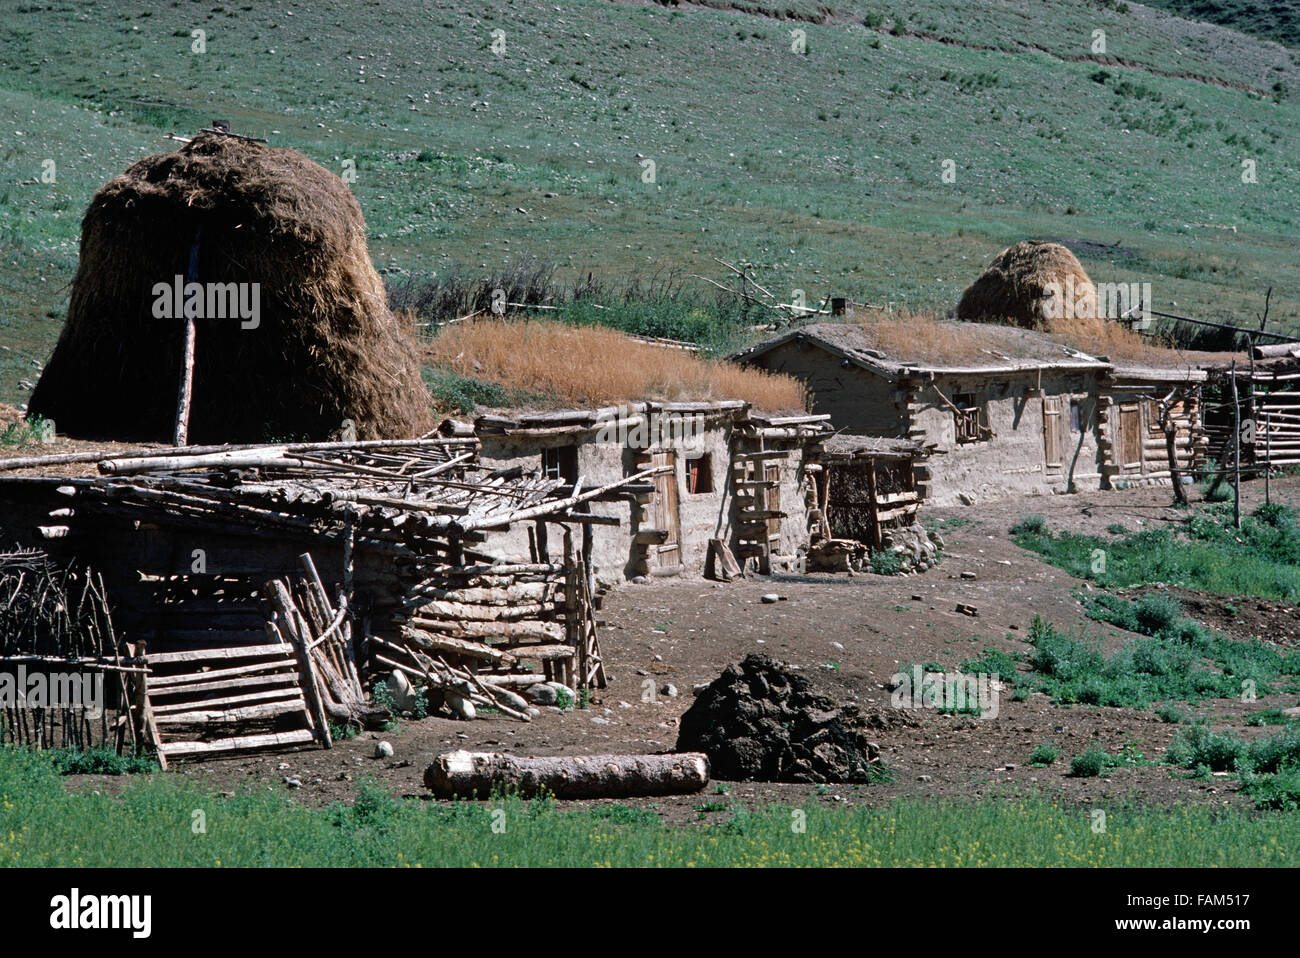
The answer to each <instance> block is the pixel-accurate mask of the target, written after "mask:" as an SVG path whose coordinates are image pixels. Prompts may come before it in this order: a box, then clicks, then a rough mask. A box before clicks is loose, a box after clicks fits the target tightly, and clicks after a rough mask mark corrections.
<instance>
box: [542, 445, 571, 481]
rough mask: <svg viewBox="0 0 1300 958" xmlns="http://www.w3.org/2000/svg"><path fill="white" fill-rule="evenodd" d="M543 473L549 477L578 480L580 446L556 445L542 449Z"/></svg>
mask: <svg viewBox="0 0 1300 958" xmlns="http://www.w3.org/2000/svg"><path fill="white" fill-rule="evenodd" d="M542 475H544V476H546V478H547V479H562V480H564V481H565V482H577V481H578V447H577V446H556V447H555V448H554V449H543V450H542Z"/></svg>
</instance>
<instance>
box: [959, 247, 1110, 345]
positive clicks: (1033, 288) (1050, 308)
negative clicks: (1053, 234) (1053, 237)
mask: <svg viewBox="0 0 1300 958" xmlns="http://www.w3.org/2000/svg"><path fill="white" fill-rule="evenodd" d="M957 318H958V319H964V320H969V321H972V322H992V323H1009V324H1012V325H1015V326H1023V327H1025V328H1027V329H1046V328H1048V327H1049V325H1055V323H1059V322H1060V321H1062V320H1065V321H1069V320H1095V319H1096V318H1097V297H1096V293H1095V288H1094V287H1093V285H1092V281H1091V280H1090V279H1088V274H1087V273H1086V272H1084V269H1083V266H1082V265H1080V263H1079V261H1078V260H1077V259H1076V258H1075V256H1074V254H1073V253H1071V252H1070V251H1069V250H1068V249H1066V248H1065V247H1064V246H1062V245H1061V244H1060V243H1044V242H1040V241H1038V240H1027V241H1025V242H1022V243H1017V244H1016V245H1015V246H1010V247H1008V248H1007V249H1004V250H1003V251H1002V252H1001V253H999V254H998V255H997V256H996V257H994V259H993V262H992V263H990V264H989V267H988V269H986V270H985V271H984V272H983V273H982V274H981V275H980V277H979V279H977V280H975V282H974V283H972V284H971V285H970V286H968V287H967V288H966V291H965V292H964V293H962V296H961V302H960V303H958V304H957Z"/></svg>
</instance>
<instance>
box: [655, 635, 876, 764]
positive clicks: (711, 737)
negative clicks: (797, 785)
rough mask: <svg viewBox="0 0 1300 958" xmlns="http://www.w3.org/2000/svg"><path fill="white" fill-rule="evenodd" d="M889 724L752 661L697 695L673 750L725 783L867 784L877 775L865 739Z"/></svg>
mask: <svg viewBox="0 0 1300 958" xmlns="http://www.w3.org/2000/svg"><path fill="white" fill-rule="evenodd" d="M887 724H888V723H887V722H883V721H882V720H881V718H880V717H879V716H872V717H867V716H863V715H862V714H861V713H860V712H859V710H858V707H857V706H856V705H852V704H840V703H837V702H835V701H834V700H833V699H831V698H830V697H829V696H828V695H826V694H824V693H823V692H820V691H818V690H817V689H816V688H814V687H813V685H812V683H811V682H810V681H809V680H808V679H807V678H806V677H804V676H802V675H800V674H798V673H797V672H794V671H792V670H791V669H790V668H788V667H787V666H786V665H784V664H783V663H781V662H777V661H775V660H773V659H771V658H769V657H768V656H766V655H760V654H751V655H747V656H745V660H744V661H743V662H741V663H740V664H739V665H735V664H733V665H728V666H727V668H726V669H725V670H724V671H723V673H722V675H721V676H719V677H718V678H717V679H715V680H714V681H713V682H711V683H710V684H709V686H708V687H707V688H706V689H704V690H703V691H701V692H700V694H699V696H698V697H697V698H696V700H695V703H694V704H693V705H692V706H691V707H690V708H689V709H688V710H687V711H686V713H685V714H684V715H683V716H682V719H681V729H680V732H679V734H678V736H677V751H679V752H686V751H689V752H704V753H706V754H707V755H708V756H709V763H710V765H711V766H712V771H713V776H714V777H715V778H720V779H724V780H730V781H759V782H869V781H874V780H877V779H878V777H879V775H880V773H881V771H882V767H881V765H880V755H879V747H878V746H877V745H876V744H875V743H874V742H872V741H870V740H869V737H870V732H871V730H872V729H880V728H884V727H887Z"/></svg>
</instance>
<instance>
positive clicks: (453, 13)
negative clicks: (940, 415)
mask: <svg viewBox="0 0 1300 958" xmlns="http://www.w3.org/2000/svg"><path fill="white" fill-rule="evenodd" d="M5 7H6V9H5V10H4V12H3V16H0V156H2V157H3V170H2V172H0V256H2V257H3V263H4V269H3V271H0V297H2V299H0V302H2V303H3V306H2V307H0V345H2V346H8V347H10V348H9V349H8V350H0V401H10V402H22V401H25V397H26V394H27V393H26V390H25V389H24V388H23V386H22V385H21V381H22V380H32V379H34V378H35V368H34V367H33V365H32V362H33V360H35V361H40V360H43V359H44V358H45V357H46V356H47V355H48V352H49V350H50V349H51V348H52V346H53V342H54V340H55V338H56V337H57V334H58V329H59V326H60V323H61V320H62V315H63V310H64V309H65V308H66V300H67V288H66V287H67V284H68V282H69V281H70V279H71V277H72V275H73V272H74V270H75V265H76V243H77V237H78V228H79V220H80V214H81V211H82V210H84V208H85V206H86V204H87V203H88V201H89V199H90V197H91V195H92V193H93V192H94V190H95V189H96V187H97V186H98V185H100V184H101V183H102V182H104V181H106V180H107V179H108V178H110V177H111V176H113V175H114V174H116V173H117V172H119V171H121V170H122V169H123V168H124V167H125V166H126V165H127V164H128V163H129V162H131V161H132V160H133V159H136V158H138V157H140V156H143V155H146V154H148V153H151V152H157V151H160V150H164V149H167V148H169V146H171V145H174V144H169V143H168V142H167V141H166V140H165V139H164V138H163V137H164V135H165V134H166V133H168V132H172V131H174V132H177V133H181V134H184V133H186V132H189V131H192V130H193V129H195V128H197V127H199V126H201V125H206V124H207V122H208V121H209V120H211V119H213V118H215V117H221V118H226V119H229V120H231V121H232V123H233V125H234V128H235V129H236V130H238V131H242V132H245V133H250V134H256V135H263V136H267V137H269V138H270V139H271V141H272V142H273V143H276V144H279V145H287V146H292V147H295V148H297V149H300V150H302V151H303V152H305V153H307V154H308V155H309V156H311V157H312V158H313V159H315V160H317V161H318V162H320V163H322V164H323V165H325V166H326V167H327V168H330V169H335V170H338V171H340V172H342V171H343V169H344V163H345V161H349V160H351V161H353V162H355V164H356V169H357V181H356V183H355V184H354V189H355V191H356V194H357V197H358V199H359V201H360V203H361V206H362V208H363V210H364V211H365V214H366V217H367V220H368V223H369V227H370V232H371V246H372V254H373V256H374V259H375V261H376V264H377V265H378V266H379V267H380V268H381V269H385V270H394V271H398V270H409V271H417V272H418V271H425V272H427V271H433V270H436V271H438V272H439V273H441V274H445V273H446V272H447V271H449V270H454V269H459V270H468V271H471V272H487V271H489V270H495V269H498V268H500V267H501V266H502V265H503V264H504V263H507V262H511V261H518V260H519V258H520V257H523V256H526V255H531V256H532V257H534V258H537V259H540V260H543V261H548V262H554V263H556V264H558V265H559V267H560V268H561V272H562V273H570V272H571V273H572V274H573V275H576V274H578V273H579V272H581V273H582V274H583V275H585V274H586V272H587V271H594V272H596V273H597V274H598V275H599V274H603V275H606V276H630V275H636V276H646V275H650V274H654V273H655V272H659V271H664V270H674V269H675V270H678V271H680V272H683V273H689V272H699V273H705V274H708V275H712V274H714V273H716V272H717V271H718V270H719V269H720V267H718V266H717V265H716V264H715V263H714V262H713V260H712V258H713V257H714V256H720V257H722V258H724V259H728V260H733V261H734V260H735V259H741V258H743V259H745V260H747V261H749V262H752V263H754V264H756V270H757V274H758V276H759V280H760V282H762V283H763V284H764V285H766V286H768V288H770V289H773V290H774V291H777V292H779V293H781V294H782V295H786V294H792V291H793V290H794V289H796V288H798V289H803V290H805V292H806V293H807V295H808V298H809V299H819V298H820V297H821V296H822V295H824V294H826V293H828V292H831V291H835V292H844V293H847V294H849V295H852V296H856V297H862V298H866V299H867V300H869V301H872V302H883V301H889V302H895V303H907V304H910V305H913V306H929V307H938V308H945V307H948V306H951V305H952V304H953V303H955V301H956V298H957V296H958V294H959V293H960V290H961V289H962V288H963V287H964V286H965V285H966V284H967V283H969V282H970V280H971V279H973V278H974V276H975V275H977V274H978V272H979V271H980V270H981V269H982V268H983V267H984V265H985V264H986V262H987V261H988V260H989V259H990V258H991V257H992V255H993V254H994V253H996V252H997V251H998V250H999V249H1000V248H1001V247H1003V246H1005V245H1007V244H1009V243H1011V242H1014V241H1016V240H1019V239H1023V238H1027V237H1042V238H1053V239H1060V240H1063V241H1065V242H1067V243H1068V244H1070V245H1071V246H1072V248H1074V249H1075V251H1076V253H1078V254H1079V255H1080V258H1081V259H1082V260H1083V262H1084V264H1085V266H1086V267H1087V268H1088V270H1089V271H1090V273H1091V274H1092V275H1093V277H1094V279H1097V280H1099V281H1147V282H1151V283H1152V287H1153V293H1154V299H1155V301H1156V302H1157V304H1158V305H1159V306H1161V307H1165V308H1174V309H1175V310H1176V311H1179V310H1181V311H1187V312H1190V313H1192V314H1196V315H1202V316H1205V317H1207V318H1236V319H1239V320H1248V319H1250V318H1252V317H1253V316H1254V314H1255V312H1257V311H1258V310H1259V309H1260V308H1261V307H1262V301H1263V294H1264V291H1265V289H1266V288H1267V287H1268V286H1270V285H1271V286H1273V287H1274V296H1273V302H1272V309H1271V313H1270V315H1271V316H1272V317H1273V319H1274V320H1275V321H1276V322H1277V323H1278V324H1279V325H1281V326H1286V327H1289V328H1300V266H1298V264H1297V261H1296V255H1295V244H1294V236H1295V235H1296V232H1297V225H1298V224H1297V220H1298V219H1300V202H1298V201H1300V195H1298V192H1297V191H1298V190H1300V175H1297V174H1300V169H1298V166H1300V160H1298V159H1297V157H1300V123H1297V120H1298V119H1300V107H1297V103H1300V100H1297V98H1296V97H1295V96H1293V91H1296V90H1298V89H1300V69H1298V68H1297V62H1296V56H1295V55H1294V54H1293V53H1292V52H1291V51H1289V50H1287V49H1286V48H1284V47H1282V46H1279V45H1277V44H1274V43H1270V42H1267V41H1263V40H1258V39H1254V38H1250V37H1246V36H1245V35H1243V34H1241V33H1238V32H1236V31H1232V30H1225V29H1222V28H1220V27H1214V26H1208V25H1205V24H1191V23H1188V22H1187V21H1184V20H1180V19H1178V18H1176V17H1173V16H1171V15H1169V14H1168V13H1165V12H1161V11H1156V10H1153V9H1151V8H1147V7H1141V6H1139V5H1136V4H1126V3H1123V2H1118V0H1105V2H1093V3H1079V2H1077V0H1041V2H1035V3H1032V4H1026V3H1021V2H1011V0H974V2H970V3H964V4H960V5H950V4H943V3H940V2H938V0H920V2H913V3H907V4H902V3H889V4H873V3H862V2H857V0H852V2H849V3H847V4H845V5H843V6H841V7H836V8H834V9H830V8H829V7H827V6H826V5H824V4H822V3H817V2H810V0H785V2H784V3H782V4H780V5H776V4H774V3H772V2H771V0H735V2H729V0H727V2H724V0H718V2H715V3H709V4H707V5H702V6H689V7H685V6H683V7H675V6H661V5H658V4H653V3H636V2H625V3H612V2H607V0H564V2H561V3H556V2H545V3H544V2H540V0H513V2H502V0H486V2H483V3H479V4H475V5H473V6H472V7H466V6H465V5H463V4H455V3H450V2H438V0H424V2H400V3H399V2H395V0H371V2H368V3H365V4H353V3H346V2H343V0H325V2H314V3H311V4H306V3H302V4H299V3H293V2H287V0H284V2H278V3H269V4H253V3H251V2H246V3H229V4H227V3H213V2H211V0H208V2H204V3H197V2H190V0H173V2H171V3H170V4H167V5H158V4H156V3H146V2H140V0H120V2H113V3H109V2H103V0H100V2H89V3H83V4H75V5H73V4H67V3H45V4H42V3H25V4H21V5H19V4H6V5H5ZM195 30H202V31H204V32H205V39H206V52H204V53H195V52H193V51H192V44H193V43H194V40H193V31H195ZM497 30H500V31H503V32H502V34H500V36H501V37H502V38H503V40H504V50H503V51H502V54H501V55H500V56H498V55H497V54H496V53H494V52H493V49H492V43H493V32H494V31H497ZM795 30H799V31H803V32H804V35H805V36H806V49H805V50H804V52H802V53H800V52H796V51H795V50H793V49H792V45H793V42H794V40H795V39H796V38H795V37H794V36H793V35H792V31H795ZM1097 31H1101V33H1100V34H1098V32H1097ZM1099 39H1104V42H1105V49H1104V52H1101V48H1100V47H1099V46H1098V41H1099ZM47 160H52V161H53V162H54V168H55V170H56V180H55V182H53V183H50V182H45V181H44V180H43V179H42V172H43V170H44V169H46V168H47V165H45V161H47ZM646 160H653V161H654V164H655V177H654V182H646V181H645V177H644V173H645V166H644V163H645V161H646ZM949 160H950V161H952V162H951V168H952V169H953V170H954V171H955V179H954V181H953V182H944V180H943V178H942V173H943V171H944V167H945V161H949ZM1246 160H1249V161H1252V162H1253V164H1254V167H1255V170H1256V171H1257V182H1254V183H1245V182H1243V180H1242V172H1243V167H1242V163H1243V161H1246ZM548 194H554V195H548ZM1199 224H1213V225H1218V226H1231V227H1235V232H1234V231H1232V230H1227V229H1214V228H1208V227H1207V226H1205V225H1199ZM701 288H702V290H705V289H707V287H703V286H702V287H701Z"/></svg>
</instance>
